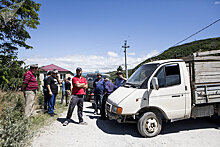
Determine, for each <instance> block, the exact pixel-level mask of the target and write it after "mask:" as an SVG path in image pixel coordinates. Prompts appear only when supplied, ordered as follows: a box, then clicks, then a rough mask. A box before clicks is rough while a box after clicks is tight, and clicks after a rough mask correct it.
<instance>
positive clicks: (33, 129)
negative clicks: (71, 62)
mask: <svg viewBox="0 0 220 147" xmlns="http://www.w3.org/2000/svg"><path fill="white" fill-rule="evenodd" d="M43 100H44V98H43V93H42V92H38V93H37V95H36V102H35V103H36V105H35V106H36V107H35V109H36V110H37V113H36V114H35V115H34V116H32V117H30V118H28V119H27V118H25V117H24V112H23V109H24V96H23V93H22V92H10V93H3V92H2V91H0V101H1V103H0V108H1V110H0V146H29V145H30V144H31V142H32V140H33V137H34V136H35V135H36V134H37V133H38V132H39V131H41V128H43V127H45V126H46V125H49V124H50V123H52V122H54V121H55V120H56V119H57V118H58V117H59V116H60V114H61V113H63V112H64V111H66V110H67V109H68V107H67V106H65V104H62V105H61V104H60V101H61V93H59V94H58V95H57V99H56V105H55V108H56V110H55V113H56V114H57V115H55V116H54V117H51V116H50V115H49V114H47V113H45V114H44V113H43V109H42V108H43Z"/></svg>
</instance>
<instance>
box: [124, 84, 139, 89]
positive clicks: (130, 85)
mask: <svg viewBox="0 0 220 147" xmlns="http://www.w3.org/2000/svg"><path fill="white" fill-rule="evenodd" d="M124 87H128V88H129V87H133V88H136V87H137V86H136V85H135V84H132V83H125V85H124Z"/></svg>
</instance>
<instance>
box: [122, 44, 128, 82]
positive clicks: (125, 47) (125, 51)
mask: <svg viewBox="0 0 220 147" xmlns="http://www.w3.org/2000/svg"><path fill="white" fill-rule="evenodd" d="M129 47H130V46H127V40H125V43H124V46H122V48H124V49H125V50H124V53H125V72H126V79H128V68H127V48H129Z"/></svg>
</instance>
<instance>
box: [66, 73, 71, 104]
mask: <svg viewBox="0 0 220 147" xmlns="http://www.w3.org/2000/svg"><path fill="white" fill-rule="evenodd" d="M70 80H71V78H70V77H68V78H67V80H66V82H65V97H66V106H68V104H69V103H68V100H69V97H70V94H71V93H70V92H71V91H70V90H71V83H70Z"/></svg>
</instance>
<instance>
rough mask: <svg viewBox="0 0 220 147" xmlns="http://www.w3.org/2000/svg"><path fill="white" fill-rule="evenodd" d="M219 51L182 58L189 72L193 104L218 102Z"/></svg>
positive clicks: (219, 94)
mask: <svg viewBox="0 0 220 147" xmlns="http://www.w3.org/2000/svg"><path fill="white" fill-rule="evenodd" d="M217 53H220V50H216V51H208V52H201V53H195V54H193V55H192V56H188V57H186V58H184V60H185V62H186V66H187V69H188V71H189V76H190V83H191V92H192V93H191V95H192V102H193V104H205V103H216V102H217V103H218V102H220V56H212V55H210V54H217Z"/></svg>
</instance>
